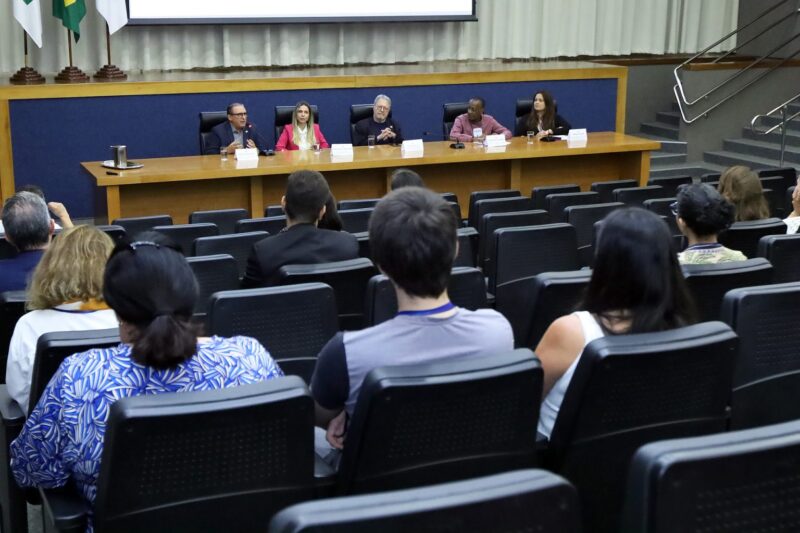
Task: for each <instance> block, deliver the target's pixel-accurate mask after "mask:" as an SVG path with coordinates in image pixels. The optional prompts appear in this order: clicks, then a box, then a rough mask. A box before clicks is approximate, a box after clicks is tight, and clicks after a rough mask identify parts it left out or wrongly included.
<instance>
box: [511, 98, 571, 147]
mask: <svg viewBox="0 0 800 533" xmlns="http://www.w3.org/2000/svg"><path fill="white" fill-rule="evenodd" d="M525 125H526V127H527V131H532V132H535V133H536V137H537V138H542V137H546V136H548V135H566V134H567V132H568V131H569V129H570V127H571V126H570V124H569V122H567V121H566V120H564V117H562V116H561V115H559V114H558V113H556V104H555V102H554V101H553V97H552V96H551V95H550V93H549V92H547V91H536V93H535V94H534V95H533V104H532V106H531V113H530V115H528V120H527V121H526V123H525ZM522 134H523V135H524V134H525V132H522Z"/></svg>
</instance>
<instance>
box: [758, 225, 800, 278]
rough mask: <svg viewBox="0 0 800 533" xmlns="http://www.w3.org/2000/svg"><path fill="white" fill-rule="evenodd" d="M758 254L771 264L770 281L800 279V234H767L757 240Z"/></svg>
mask: <svg viewBox="0 0 800 533" xmlns="http://www.w3.org/2000/svg"><path fill="white" fill-rule="evenodd" d="M758 256H759V257H763V258H764V259H766V260H767V261H769V262H770V264H771V265H772V269H773V270H772V282H773V283H786V282H789V281H800V235H798V234H797V233H795V234H792V235H767V236H765V237H761V239H759V240H758Z"/></svg>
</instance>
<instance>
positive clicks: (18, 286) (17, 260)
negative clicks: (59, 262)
mask: <svg viewBox="0 0 800 533" xmlns="http://www.w3.org/2000/svg"><path fill="white" fill-rule="evenodd" d="M356 246H358V245H356ZM42 255H44V250H31V251H29V252H20V253H19V255H17V256H16V257H12V258H11V259H3V260H2V261H0V292H5V291H24V290H25V288H26V286H27V285H28V280H29V279H30V277H31V276H32V275H33V271H34V269H35V268H36V265H38V264H39V260H41V258H42Z"/></svg>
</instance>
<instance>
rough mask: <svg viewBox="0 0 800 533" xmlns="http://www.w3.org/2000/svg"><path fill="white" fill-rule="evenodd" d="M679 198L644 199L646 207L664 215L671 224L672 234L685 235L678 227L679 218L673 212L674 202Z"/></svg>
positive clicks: (661, 215)
mask: <svg viewBox="0 0 800 533" xmlns="http://www.w3.org/2000/svg"><path fill="white" fill-rule="evenodd" d="M677 201H678V199H677V198H650V199H649V200H645V201H644V208H645V209H647V210H648V211H652V212H653V213H655V214H656V215H658V216H660V217H663V218H664V220H666V222H667V225H668V226H669V231H670V232H671V233H672V235H673V236H674V235H683V234H682V233H681V230H680V229H679V228H678V218H677V217H676V216H675V215H674V214H673V213H672V204H674V203H675V202H677Z"/></svg>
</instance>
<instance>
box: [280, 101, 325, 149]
mask: <svg viewBox="0 0 800 533" xmlns="http://www.w3.org/2000/svg"><path fill="white" fill-rule="evenodd" d="M317 143H319V145H320V148H329V147H330V145H329V144H328V141H326V140H325V136H324V135H322V131H321V130H320V129H319V126H318V125H317V124H314V115H313V113H311V105H309V103H308V102H305V101H301V102H297V105H296V106H294V112H293V113H292V123H291V124H287V125H285V126H284V127H283V131H282V132H281V136H280V138H279V139H278V142H277V143H276V144H275V150H276V151H278V152H280V151H281V150H309V149H311V148H313V147H314V145H315V144H317Z"/></svg>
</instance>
